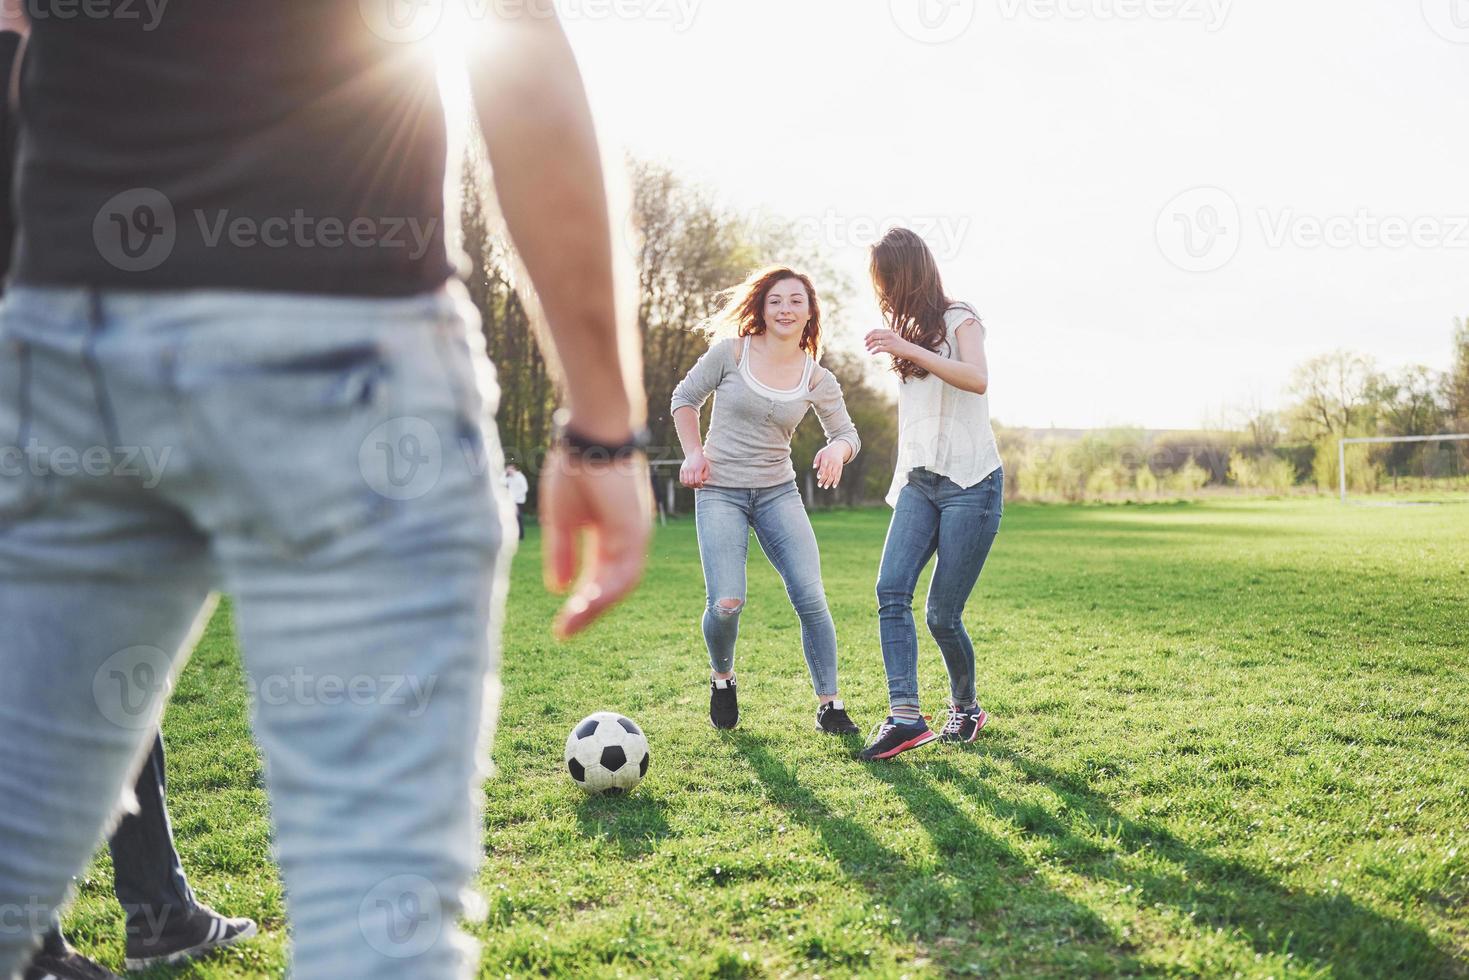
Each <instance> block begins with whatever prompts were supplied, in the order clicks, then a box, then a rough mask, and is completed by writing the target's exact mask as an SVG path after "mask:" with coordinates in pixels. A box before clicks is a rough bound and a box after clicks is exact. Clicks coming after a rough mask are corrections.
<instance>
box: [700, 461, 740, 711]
mask: <svg viewBox="0 0 1469 980" xmlns="http://www.w3.org/2000/svg"><path fill="white" fill-rule="evenodd" d="M750 521H751V510H750V491H749V490H735V489H728V488H724V487H704V488H703V489H701V490H697V491H695V493H694V526H695V529H696V531H697V533H698V537H699V562H700V564H701V565H702V566H703V569H704V614H703V617H702V618H701V620H700V626H701V628H702V630H703V633H704V646H705V647H706V648H707V650H708V652H709V672H710V679H709V723H710V724H712V725H713V726H714V727H715V728H719V729H731V728H734V727H735V726H736V725H737V724H739V720H740V708H739V698H738V690H737V688H736V683H735V673H734V665H735V643H736V641H737V640H738V639H739V635H740V613H741V611H742V610H743V609H744V608H745V566H746V563H747V561H748V559H749V552H750Z"/></svg>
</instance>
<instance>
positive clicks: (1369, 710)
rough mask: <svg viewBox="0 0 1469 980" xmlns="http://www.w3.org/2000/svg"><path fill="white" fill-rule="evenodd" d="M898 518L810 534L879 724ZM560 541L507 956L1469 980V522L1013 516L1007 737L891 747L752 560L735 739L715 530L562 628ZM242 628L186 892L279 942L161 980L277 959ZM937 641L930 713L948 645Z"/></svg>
mask: <svg viewBox="0 0 1469 980" xmlns="http://www.w3.org/2000/svg"><path fill="white" fill-rule="evenodd" d="M887 514H888V512H887V511H886V510H885V509H882V510H871V511H860V512H845V513H837V512H832V513H821V514H818V515H816V517H815V519H814V520H815V524H816V530H817V535H818V537H819V539H820V541H821V544H822V550H823V559H824V567H825V576H826V586H827V591H828V594H829V596H830V598H831V604H832V608H833V613H834V615H835V617H836V621H837V631H838V636H839V639H840V643H841V651H842V661H841V667H842V672H843V674H842V676H843V688H844V694H845V696H846V698H847V700H848V704H849V706H850V708H851V709H852V712H853V715H854V717H856V719H857V720H858V722H859V723H861V724H863V725H864V726H865V725H867V724H870V723H872V722H874V721H876V720H877V719H878V717H879V715H880V714H882V713H884V709H885V704H886V701H885V692H886V688H885V685H884V680H883V673H882V664H881V658H880V656H879V652H878V647H877V641H876V636H877V630H876V622H875V616H876V608H875V601H874V599H873V585H874V581H875V577H876V568H877V558H878V554H879V551H880V549H881V547H882V540H883V534H884V531H885V528H886V525H887ZM537 549H538V542H537V541H536V540H535V539H534V535H532V538H531V539H529V540H527V542H526V546H525V547H524V548H523V549H522V552H521V554H520V556H519V557H518V559H517V561H516V564H515V572H514V575H515V580H514V585H513V589H512V600H511V608H510V614H509V621H508V623H507V626H506V630H505V671H504V679H505V686H506V697H505V705H504V711H503V714H502V720H501V725H500V735H499V738H498V740H497V744H496V747H495V761H496V763H497V764H498V767H499V775H498V778H497V779H495V780H493V781H491V782H490V783H489V784H488V785H487V786H486V789H485V799H486V817H485V833H484V846H485V853H486V860H485V864H484V869H483V872H482V876H481V891H482V893H483V894H484V896H485V898H486V900H487V906H488V915H487V918H486V920H485V921H484V922H482V923H478V924H475V925H473V926H472V927H471V928H472V931H473V932H474V934H475V935H476V936H477V937H478V938H479V939H480V940H482V941H483V944H484V954H485V955H484V966H483V970H482V975H483V976H485V977H499V976H505V975H515V976H525V975H538V974H547V975H557V976H575V977H588V976H608V977H611V976H656V977H683V976H691V977H697V976H724V977H742V976H749V977H759V976H769V977H776V976H816V975H820V976H825V977H842V976H857V975H860V976H878V977H889V976H890V977H897V976H904V975H906V976H910V977H930V976H970V975H975V976H1005V977H1009V976H1086V975H1095V976H1115V975H1170V976H1209V977H1215V976H1246V977H1267V976H1274V977H1435V978H1438V977H1469V667H1466V656H1469V507H1465V506H1462V505H1450V506H1440V507H1400V508H1358V507H1342V506H1340V505H1337V504H1335V503H1334V502H1328V501H1319V500H1292V501H1212V502H1209V503H1203V504H1198V503H1196V504H1170V505H1164V504H1160V505H1149V506H1039V505H1032V506H1022V505H1016V506H1012V507H1011V508H1010V510H1009V511H1008V513H1007V514H1006V517H1005V523H1004V527H1003V529H1002V531H1001V534H1000V538H999V541H998V542H997V544H996V546H995V550H994V552H993V555H992V557H991V559H990V563H989V566H988V567H987V569H986V570H985V574H984V577H983V578H982V579H981V581H980V585H979V589H978V590H977V592H976V594H975V597H974V599H973V600H972V601H971V603H970V606H969V609H968V612H967V615H966V621H967V622H968V624H969V629H970V632H971V634H972V636H973V638H974V641H975V645H976V647H977V648H978V651H979V654H978V655H979V677H980V681H981V682H980V692H981V698H982V700H983V703H984V704H985V706H986V707H987V708H988V709H989V711H990V712H991V714H992V716H993V720H992V722H991V726H990V728H989V729H988V730H987V731H986V732H985V733H984V735H983V736H982V737H981V738H980V740H979V741H978V742H977V743H976V744H975V745H973V746H967V747H953V746H943V745H934V746H930V747H926V748H924V749H921V750H918V751H915V752H913V753H910V754H908V755H905V756H903V757H902V758H901V759H900V760H898V761H896V762H892V763H887V764H873V765H863V764H859V763H857V762H854V761H853V760H852V758H851V754H852V752H853V751H854V749H855V748H856V747H857V745H856V744H855V743H844V742H842V741H837V740H832V739H829V738H825V737H822V736H819V735H817V734H816V733H815V732H813V731H812V721H811V716H812V710H813V707H814V703H813V699H812V697H811V693H810V689H809V686H808V682H807V679H806V673H805V667H804V663H803V661H802V658H801V652H800V631H799V628H798V625H797V622H796V618H795V614H794V613H793V612H792V611H791V609H790V606H789V604H788V603H787V601H786V599H785V596H784V592H783V590H782V588H781V586H780V582H779V580H778V579H777V577H776V575H775V573H774V572H773V571H772V570H771V568H770V566H769V564H768V563H767V562H766V561H765V559H764V558H763V557H761V556H760V555H759V552H758V549H754V548H752V556H751V567H750V594H749V603H748V605H747V607H746V610H745V612H744V614H743V620H742V634H741V649H740V659H739V671H740V681H741V684H740V690H741V695H742V698H741V700H742V705H741V707H742V711H743V721H742V726H741V728H740V729H739V730H738V731H736V732H734V733H728V734H726V733H716V732H714V731H713V730H712V729H711V728H710V727H709V725H708V722H707V720H706V709H707V693H706V689H707V679H706V678H707V673H706V669H705V661H704V653H703V649H702V641H701V639H700V634H699V629H698V616H699V614H700V612H701V610H702V604H703V583H702V578H701V576H700V572H699V562H698V555H697V552H696V550H695V543H694V529H693V525H692V522H691V521H687V520H685V521H681V522H675V523H671V524H669V525H668V526H667V527H666V528H664V529H663V530H662V531H661V532H660V534H659V536H658V539H657V542H656V546H655V550H654V554H653V558H652V561H651V563H650V567H649V571H648V575H647V579H646V581H645V584H644V585H643V586H642V589H641V591H640V592H639V593H638V594H637V596H636V598H635V599H634V600H633V601H632V602H631V603H630V604H629V605H628V606H626V607H625V608H624V609H623V610H621V611H619V612H618V613H616V614H615V615H614V616H613V617H612V618H611V619H610V620H609V621H607V622H606V623H604V624H602V625H599V626H598V627H596V628H595V629H594V630H593V631H592V632H591V633H590V634H589V635H587V636H586V637H585V638H583V639H579V640H578V641H577V642H575V643H573V644H569V645H564V646H559V645H556V644H555V643H553V642H552V641H551V640H550V639H549V637H548V635H547V630H546V622H547V621H548V619H549V616H550V613H551V610H552V609H553V608H554V599H553V598H552V597H550V596H548V595H546V594H545V593H544V592H543V591H542V589H541V586H540V581H539V555H538V554H537ZM923 587H924V586H923V585H920V589H922V588H923ZM920 601H921V592H920ZM227 613H228V610H227V607H221V611H220V613H219V615H217V616H216V618H215V621H214V623H213V624H212V626H211V628H210V631H209V633H208V635H207V637H206V639H205V641H204V642H203V644H202V645H201V647H200V649H199V651H198V653H197V654H196V655H195V657H194V660H193V662H191V663H190V665H189V667H188V668H187V670H186V672H185V674H184V676H183V677H182V679H181V684H180V687H179V690H178V692H177V695H176V696H175V699H174V702H173V706H172V708H171V709H170V712H169V714H168V717H167V719H166V722H165V727H164V732H165V736H166V738H167V739H168V747H169V750H170V756H169V763H170V765H169V769H170V780H171V782H170V790H171V794H172V799H171V802H172V809H173V813H174V820H175V829H176V831H177V834H178V838H179V847H180V850H181V851H182V853H183V855H184V859H185V865H186V867H187V868H188V870H189V872H190V874H191V877H192V879H193V882H194V885H195V888H196V890H197V891H198V892H199V893H200V894H201V896H202V897H203V898H205V899H206V900H207V901H209V902H211V903H213V904H214V905H216V906H217V907H218V908H220V909H221V910H224V911H227V912H230V913H234V914H249V915H253V916H255V917H257V918H258V919H260V920H261V923H262V926H263V927H264V929H265V931H266V933H267V935H266V936H265V937H263V938H262V939H259V940H256V941H254V942H251V943H249V944H246V945H244V946H242V947H240V948H238V949H235V950H230V951H226V952H224V953H222V954H220V955H218V956H216V957H215V958H213V959H211V960H209V961H207V962H206V963H204V964H200V965H196V966H194V967H190V968H185V969H181V970H175V971H156V972H155V973H153V974H151V976H157V977H164V976H189V977H195V976H197V977H241V976H281V975H282V973H283V971H284V964H285V942H284V936H283V931H284V921H283V910H284V905H283V900H282V894H281V888H280V885H279V881H278V879H277V877H276V875H275V872H274V869H273V867H272V866H271V865H269V863H268V827H267V823H266V809H265V800H264V794H263V791H262V790H261V789H260V783H259V779H260V777H259V763H258V760H257V758H256V755H255V752H254V749H253V747H252V746H251V744H250V741H249V736H248V730H247V725H246V721H245V697H244V685H243V680H242V678H241V676H240V674H239V666H238V660H237V656H236V653H235V649H234V646H233V641H232V638H231V633H230V626H229V621H228V615H227ZM920 622H921V613H920ZM921 664H922V674H921V676H922V682H923V687H924V691H925V699H926V704H927V707H929V708H931V709H932V710H933V711H934V712H935V713H937V712H939V711H941V709H942V701H943V697H944V694H945V693H946V691H947V687H946V685H945V683H944V675H943V668H942V665H941V662H940V659H939V656H938V653H937V650H935V649H934V647H933V645H932V643H931V641H929V639H928V637H927V636H926V635H925V636H924V637H923V647H922V661H921ZM601 708H610V709H615V710H619V711H622V712H624V713H626V714H629V715H631V716H632V717H634V718H636V719H637V720H638V721H639V722H640V723H641V724H642V725H643V727H644V729H645V730H646V731H647V733H648V736H649V738H650V741H651V743H652V755H653V762H652V768H651V769H650V771H649V773H648V777H647V779H646V781H645V782H644V783H643V785H642V787H640V788H639V790H638V791H637V792H636V793H635V794H634V795H633V796H631V797H629V798H626V799H610V800H590V799H586V798H583V796H582V795H581V794H580V793H579V792H578V791H577V790H576V789H575V787H574V786H573V785H572V783H571V781H570V779H569V778H568V777H567V776H566V775H565V773H564V772H563V770H562V767H561V749H562V743H563V742H564V740H565V737H566V733H567V731H568V730H569V727H570V726H571V725H572V724H573V723H574V722H575V721H576V720H577V719H579V718H581V717H582V716H583V715H585V714H588V713H590V712H592V711H594V710H597V709H601ZM110 878H111V871H110V868H109V866H108V863H107V858H106V855H105V852H104V853H103V855H102V856H101V857H100V858H99V859H98V862H97V864H96V865H95V866H94V867H93V868H92V870H91V872H90V873H89V875H88V878H87V880H86V881H85V882H84V885H83V888H82V892H81V896H80V898H79V900H78V903H77V904H76V905H75V906H74V908H73V910H72V911H71V913H70V915H69V918H68V925H69V930H70V933H71V935H72V937H73V938H74V940H75V941H76V942H77V943H78V944H79V945H81V946H82V947H83V948H84V949H86V950H87V951H89V952H92V953H94V954H96V955H99V956H101V957H102V958H103V959H104V960H105V961H106V962H108V963H109V964H111V965H114V966H120V965H121V960H122V923H121V917H120V914H119V913H118V911H117V910H116V906H115V904H114V903H113V901H112V897H111V890H110ZM343 980H350V978H343Z"/></svg>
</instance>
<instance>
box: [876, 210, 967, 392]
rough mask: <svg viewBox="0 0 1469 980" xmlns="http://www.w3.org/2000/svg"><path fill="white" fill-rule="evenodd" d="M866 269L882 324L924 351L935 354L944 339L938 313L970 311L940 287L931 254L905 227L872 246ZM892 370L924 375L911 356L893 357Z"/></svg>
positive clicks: (907, 375)
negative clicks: (875, 296)
mask: <svg viewBox="0 0 1469 980" xmlns="http://www.w3.org/2000/svg"><path fill="white" fill-rule="evenodd" d="M870 271H871V273H872V286H873V288H874V289H876V290H877V302H878V305H879V306H880V307H881V308H882V314H883V316H884V317H886V318H887V321H888V326H889V327H891V328H892V329H893V330H894V331H895V332H896V333H897V334H898V335H899V336H900V337H902V338H903V339H904V340H907V341H909V342H911V343H914V344H917V345H918V346H919V347H922V348H924V349H925V350H931V351H933V352H935V353H937V352H938V350H939V348H940V347H942V346H943V345H944V343H945V342H946V341H947V339H948V329H947V328H946V327H945V325H944V314H946V313H948V312H949V311H950V310H952V309H954V308H956V307H959V308H963V309H967V310H968V311H969V312H970V313H974V309H973V308H972V307H970V306H969V305H968V304H965V303H956V302H954V301H953V300H951V299H950V298H949V296H948V294H947V293H945V292H944V280H943V277H942V276H940V275H939V266H938V263H937V262H935V261H934V258H933V253H932V252H930V251H929V249H928V245H927V244H926V243H925V242H924V240H923V239H922V238H920V237H919V236H918V235H917V233H915V232H912V231H909V230H908V229H907V228H894V229H892V230H891V231H889V232H888V233H887V234H886V235H883V236H882V239H881V241H879V242H878V243H877V244H876V245H873V246H872V260H871V266H870ZM975 318H976V319H978V314H975ZM893 370H894V371H896V372H897V374H898V377H900V378H902V379H903V380H904V381H907V380H909V379H910V378H923V377H926V376H927V375H928V372H927V371H925V370H923V369H922V368H921V367H919V366H918V365H916V364H914V363H913V362H912V361H906V360H903V359H901V358H897V357H895V358H893Z"/></svg>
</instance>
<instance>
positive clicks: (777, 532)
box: [694, 481, 837, 697]
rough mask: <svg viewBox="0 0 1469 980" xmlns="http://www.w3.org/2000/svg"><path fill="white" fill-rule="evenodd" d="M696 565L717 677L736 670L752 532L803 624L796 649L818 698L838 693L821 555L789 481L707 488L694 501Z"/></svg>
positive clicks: (711, 663) (833, 631)
mask: <svg viewBox="0 0 1469 980" xmlns="http://www.w3.org/2000/svg"><path fill="white" fill-rule="evenodd" d="M694 501H695V502H694V523H695V526H696V527H697V529H698V532H699V560H700V561H701V562H702V563H703V565H704V588H705V592H706V594H707V596H706V601H705V604H704V620H703V627H704V643H705V645H706V646H708V648H709V666H710V668H711V669H713V670H714V672H715V673H719V674H727V673H729V672H730V671H733V670H734V655H735V640H736V639H737V638H738V636H739V632H740V611H741V609H743V608H744V604H745V562H746V559H747V558H748V556H749V552H750V531H751V529H753V530H754V531H755V538H756V540H758V541H759V542H760V548H761V550H762V551H764V552H765V557H766V558H768V559H770V564H772V565H774V566H775V570H776V571H777V572H779V573H780V577H781V579H782V580H783V581H784V582H785V586H786V594H787V595H788V596H790V600H791V605H792V606H794V607H795V610H796V615H797V616H799V617H800V619H801V649H802V652H803V653H805V655H806V667H807V669H808V670H809V671H810V672H811V686H812V687H813V688H814V689H815V691H816V694H817V696H818V697H830V696H832V695H835V694H836V693H837V633H836V627H835V626H834V625H833V624H832V621H831V611H830V610H828V609H827V606H826V589H825V588H824V587H823V585H822V583H821V552H820V551H818V550H817V547H816V534H815V532H813V531H812V530H811V520H810V518H808V517H807V516H806V507H805V505H804V504H802V503H801V494H800V491H798V490H797V489H796V484H795V482H794V481H792V482H790V483H785V484H781V485H780V486H775V487H760V488H758V489H754V490H737V489H732V488H729V487H705V488H704V489H702V490H699V491H698V492H697V493H696V494H695V495H694Z"/></svg>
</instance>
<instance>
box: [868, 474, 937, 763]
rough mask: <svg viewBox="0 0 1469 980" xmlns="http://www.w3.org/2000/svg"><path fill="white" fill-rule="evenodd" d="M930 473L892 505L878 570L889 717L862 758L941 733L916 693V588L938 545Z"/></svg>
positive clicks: (914, 480)
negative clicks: (930, 723)
mask: <svg viewBox="0 0 1469 980" xmlns="http://www.w3.org/2000/svg"><path fill="white" fill-rule="evenodd" d="M933 483H934V480H933V476H932V474H929V473H927V472H926V471H923V470H914V471H913V473H911V474H910V475H909V480H908V483H907V485H906V486H904V487H903V489H902V492H901V493H900V494H899V495H898V503H897V506H896V507H894V508H893V517H892V521H891V522H890V523H889V524H888V536H887V541H886V542H885V543H884V544H883V550H882V563H881V564H880V565H879V566H878V571H877V621H878V635H879V637H880V638H881V641H882V662H883V669H884V670H885V671H886V672H887V678H888V711H889V715H888V717H887V720H886V721H884V722H882V723H881V724H879V725H878V727H877V732H876V734H875V735H874V736H873V737H872V738H871V739H870V740H869V741H868V743H867V747H866V748H864V749H863V750H862V752H861V755H860V757H861V758H863V759H866V760H869V761H871V760H874V759H891V758H892V757H894V756H896V755H899V754H900V753H903V752H907V751H908V750H909V749H915V748H918V747H919V746H921V745H926V744H928V743H929V742H931V741H933V740H934V739H936V738H938V734H937V733H936V732H934V731H933V730H932V729H930V728H929V727H928V724H927V723H926V722H925V721H924V718H923V711H922V708H921V707H920V702H919V697H918V633H917V630H916V628H915V627H914V623H913V590H914V588H916V587H917V585H918V576H919V575H920V574H921V573H922V571H923V566H925V565H927V564H928V560H929V558H930V557H932V555H933V553H934V549H935V548H937V546H938V529H939V511H938V507H937V506H936V505H935V504H934V501H933V499H932V497H931V493H932V486H933Z"/></svg>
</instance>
